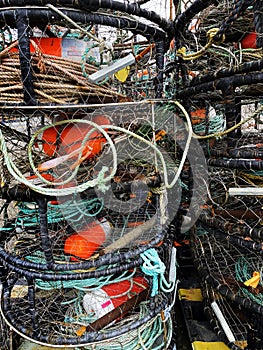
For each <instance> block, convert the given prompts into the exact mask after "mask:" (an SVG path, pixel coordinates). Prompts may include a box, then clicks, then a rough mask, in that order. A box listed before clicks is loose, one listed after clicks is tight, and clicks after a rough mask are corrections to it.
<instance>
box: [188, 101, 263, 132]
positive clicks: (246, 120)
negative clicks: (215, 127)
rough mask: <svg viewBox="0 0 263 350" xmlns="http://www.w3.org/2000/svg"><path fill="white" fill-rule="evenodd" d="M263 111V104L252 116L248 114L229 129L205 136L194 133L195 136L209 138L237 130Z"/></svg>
mask: <svg viewBox="0 0 263 350" xmlns="http://www.w3.org/2000/svg"><path fill="white" fill-rule="evenodd" d="M262 111H263V106H260V107H258V108H257V110H256V111H255V112H253V113H252V114H251V115H250V116H248V117H247V118H244V119H243V120H241V121H240V122H239V123H237V124H235V125H233V126H232V127H231V128H229V129H227V130H224V131H221V132H216V133H214V134H210V135H204V136H201V135H196V134H193V137H194V138H196V139H209V138H211V137H222V136H223V135H226V134H228V133H230V132H232V131H234V130H236V129H237V128H239V127H240V126H241V125H243V124H245V123H246V122H248V121H249V120H250V119H253V118H256V117H258V116H257V114H259V113H260V112H262Z"/></svg>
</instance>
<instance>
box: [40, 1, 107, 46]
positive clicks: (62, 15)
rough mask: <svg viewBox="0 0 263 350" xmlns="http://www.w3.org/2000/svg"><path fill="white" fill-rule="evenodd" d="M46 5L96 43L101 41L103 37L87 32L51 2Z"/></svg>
mask: <svg viewBox="0 0 263 350" xmlns="http://www.w3.org/2000/svg"><path fill="white" fill-rule="evenodd" d="M46 6H47V7H48V8H50V9H51V10H53V11H55V12H56V13H57V14H59V15H60V16H61V17H63V18H64V19H65V20H66V21H68V22H69V23H70V24H72V25H73V26H74V27H75V28H77V29H79V30H80V31H81V32H82V33H84V34H85V35H87V36H88V37H89V38H90V39H92V40H94V41H97V42H98V43H100V42H101V41H103V39H99V38H97V37H96V36H94V35H93V34H91V33H90V32H88V31H87V30H85V29H83V28H82V27H81V26H80V25H78V24H77V23H76V22H74V21H73V20H72V19H71V18H69V17H68V16H67V15H65V14H64V13H63V12H62V11H60V10H59V9H58V8H56V7H55V6H53V5H51V4H47V5H46Z"/></svg>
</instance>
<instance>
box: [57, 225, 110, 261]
mask: <svg viewBox="0 0 263 350" xmlns="http://www.w3.org/2000/svg"><path fill="white" fill-rule="evenodd" d="M110 231H111V226H110V224H109V222H108V221H103V222H101V221H94V222H92V223H90V224H89V225H88V226H86V227H85V228H84V229H83V230H81V231H79V232H77V233H74V234H73V235H71V236H69V237H68V238H67V239H66V241H65V245H64V252H65V254H70V255H74V256H72V257H71V260H75V261H77V260H78V259H77V258H81V259H88V258H90V257H91V256H92V255H93V253H94V252H95V251H96V250H97V249H98V248H99V247H100V246H102V245H103V243H104V242H105V241H106V239H107V237H108V236H109V234H110Z"/></svg>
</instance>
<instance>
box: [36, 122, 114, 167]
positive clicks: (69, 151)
mask: <svg viewBox="0 0 263 350" xmlns="http://www.w3.org/2000/svg"><path fill="white" fill-rule="evenodd" d="M93 121H94V123H96V124H98V125H109V124H110V122H109V119H108V118H107V117H105V116H101V115H99V116H95V117H94V119H93ZM92 128H93V126H91V125H87V124H84V123H78V124H73V125H72V124H71V125H67V126H66V127H65V128H64V130H63V131H62V132H61V134H60V136H59V153H60V154H61V155H60V156H59V157H56V158H54V159H51V160H48V161H46V162H44V163H42V164H40V165H39V166H38V170H39V171H47V170H49V169H52V168H55V167H57V166H58V165H59V164H61V163H64V162H66V161H68V160H69V159H72V158H78V157H79V155H80V154H81V156H80V158H79V159H78V160H77V161H76V162H74V163H73V164H72V165H71V169H74V168H75V167H76V166H77V165H79V164H80V163H82V162H83V161H84V160H86V159H90V158H93V157H95V156H96V155H97V154H99V153H100V152H101V151H102V148H103V145H104V144H105V143H106V139H105V137H104V136H103V134H101V133H100V132H99V131H98V130H94V131H92V133H91V134H90V135H89V138H88V140H87V141H86V142H85V144H84V145H83V144H82V142H83V139H84V138H85V136H86V135H87V134H88V132H89V131H90V130H92ZM48 130H49V129H48ZM54 130H55V129H54ZM54 130H52V131H51V132H50V134H49V133H48V134H47V135H46V136H45V139H46V144H47V145H49V146H46V154H47V152H48V153H49V154H50V155H54V153H55V152H56V151H58V146H57V145H56V144H55V142H54V138H55V137H56V139H57V138H58V136H57V135H55V133H54ZM57 132H58V131H57ZM47 141H49V142H47ZM57 144H58V142H57ZM48 147H49V148H48Z"/></svg>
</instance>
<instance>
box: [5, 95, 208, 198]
mask: <svg viewBox="0 0 263 350" xmlns="http://www.w3.org/2000/svg"><path fill="white" fill-rule="evenodd" d="M174 104H175V105H176V106H177V107H178V108H179V109H180V110H181V111H182V112H183V114H184V116H185V117H186V121H187V126H188V137H187V141H186V145H185V149H184V152H183V155H182V158H181V162H180V165H179V167H178V169H177V172H176V175H175V176H174V178H173V180H172V181H171V182H170V183H169V181H168V171H167V167H166V162H165V159H164V156H163V155H162V152H161V151H160V150H159V149H158V147H157V146H156V145H155V144H153V143H152V142H151V141H148V140H146V139H145V138H143V137H142V136H140V135H138V134H135V133H133V132H131V131H129V130H127V129H125V128H122V127H118V126H113V125H105V126H99V125H97V124H95V123H93V122H91V121H88V120H83V119H73V120H71V121H70V122H71V123H82V124H83V123H86V124H88V125H91V126H93V127H94V128H93V129H92V130H90V131H89V132H88V133H87V135H86V136H85V138H84V140H83V141H82V146H83V145H84V144H85V143H86V141H87V139H88V137H89V135H90V134H91V133H92V132H93V131H94V129H98V130H99V132H100V133H101V134H103V136H105V138H106V140H107V141H108V144H109V147H110V149H111V151H112V157H113V165H112V169H111V172H110V174H109V175H108V176H105V173H106V172H108V169H107V167H103V168H102V169H101V170H100V172H99V175H98V176H97V178H95V179H93V180H89V181H87V182H85V183H83V184H80V185H77V186H73V187H68V188H59V189H58V188H44V187H42V186H38V185H35V184H33V183H32V182H31V181H29V180H27V179H26V177H25V176H24V175H23V174H22V173H21V171H20V170H19V168H18V167H17V166H16V165H15V164H14V162H13V161H12V159H11V157H10V156H9V154H8V150H7V144H6V142H5V139H4V136H3V133H2V131H1V130H0V149H1V152H2V153H3V156H4V160H5V163H6V167H7V169H8V171H9V172H10V174H11V175H12V176H13V177H14V178H15V179H16V180H17V181H19V182H20V183H23V184H24V185H26V186H28V187H29V188H31V189H32V190H34V191H36V192H38V193H41V194H43V195H51V196H54V195H55V196H56V195H70V194H73V193H78V192H82V191H84V190H86V189H87V188H91V187H95V186H99V187H100V188H101V189H102V191H105V190H106V188H107V187H106V183H107V182H108V181H110V180H111V179H112V178H113V177H114V175H115V173H116V169H117V151H116V148H115V146H114V144H113V141H112V140H111V138H110V136H109V135H108V133H107V132H106V131H105V129H107V130H115V131H119V132H121V133H124V134H127V135H129V136H132V137H134V138H136V139H138V140H140V141H142V142H144V143H145V144H146V145H149V146H150V147H151V148H152V149H153V150H154V151H155V152H156V154H157V155H158V156H159V157H160V160H161V164H162V170H163V175H164V185H165V187H166V188H172V187H173V186H174V185H175V184H176V183H177V181H178V180H179V177H180V174H181V171H182V169H183V166H184V163H185V160H186V157H187V154H188V150H189V148H190V143H191V139H192V135H193V131H192V125H191V120H190V117H189V115H188V113H187V112H186V110H185V108H184V107H183V106H182V105H181V104H180V103H179V102H178V101H175V102H174ZM66 123H68V120H63V121H60V122H57V123H54V124H52V126H59V125H63V124H66ZM50 127H51V125H48V126H45V127H43V128H41V129H39V130H38V131H37V132H36V133H35V134H34V135H33V136H32V138H31V140H30V142H29V145H28V158H29V163H30V165H31V168H32V170H33V172H34V173H35V174H36V175H37V176H38V178H39V179H40V180H41V182H42V183H45V184H46V185H64V184H66V183H69V182H70V181H71V180H73V179H74V178H75V176H76V174H77V172H78V169H79V165H78V166H77V167H76V168H75V169H74V170H73V172H72V174H71V175H70V176H69V177H68V178H67V179H66V180H64V181H61V182H58V183H54V182H50V181H48V180H46V179H44V178H43V177H42V176H41V174H40V173H39V171H38V169H37V168H36V166H35V165H34V162H33V159H32V150H33V147H34V145H35V142H36V139H37V136H38V135H39V134H40V133H42V132H44V131H45V130H47V129H48V128H50ZM210 137H212V136H210ZM80 157H81V152H80V153H79V156H78V158H79V159H80Z"/></svg>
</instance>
